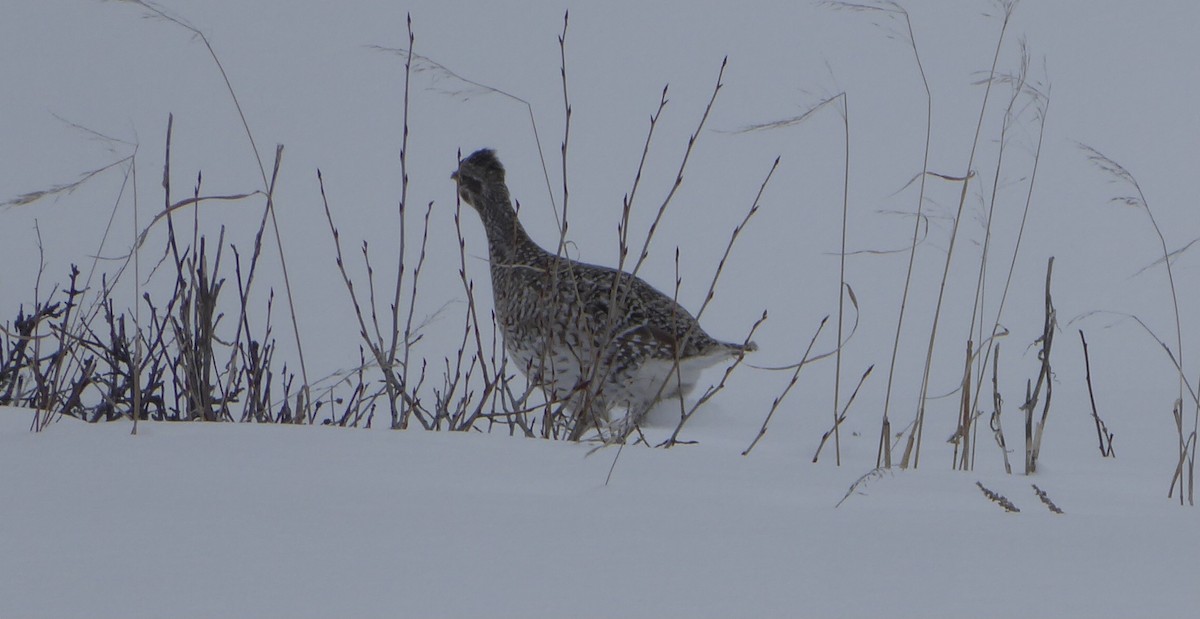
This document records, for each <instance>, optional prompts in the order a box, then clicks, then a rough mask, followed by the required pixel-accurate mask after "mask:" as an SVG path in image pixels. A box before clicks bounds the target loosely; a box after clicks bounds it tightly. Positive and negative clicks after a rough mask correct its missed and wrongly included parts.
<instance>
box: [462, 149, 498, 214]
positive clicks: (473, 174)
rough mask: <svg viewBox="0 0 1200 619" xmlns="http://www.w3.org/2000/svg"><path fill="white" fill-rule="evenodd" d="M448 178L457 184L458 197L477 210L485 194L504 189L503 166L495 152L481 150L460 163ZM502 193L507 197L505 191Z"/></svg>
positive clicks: (483, 200)
mask: <svg viewBox="0 0 1200 619" xmlns="http://www.w3.org/2000/svg"><path fill="white" fill-rule="evenodd" d="M450 178H452V179H454V182H455V183H457V184H458V197H459V198H461V199H462V201H463V202H466V203H467V204H470V205H471V206H473V207H475V208H476V209H478V208H480V207H481V206H482V205H483V204H485V203H486V200H485V194H489V193H494V192H496V191H497V190H498V189H504V166H502V165H500V160H499V159H497V158H496V152H495V151H493V150H491V149H489V148H483V149H480V150H477V151H475V152H473V153H471V154H470V155H468V156H467V158H466V159H463V160H462V161H460V162H459V163H458V170H456V171H454V173H452V174H451V175H450ZM504 192H505V195H506V196H507V189H505V190H504Z"/></svg>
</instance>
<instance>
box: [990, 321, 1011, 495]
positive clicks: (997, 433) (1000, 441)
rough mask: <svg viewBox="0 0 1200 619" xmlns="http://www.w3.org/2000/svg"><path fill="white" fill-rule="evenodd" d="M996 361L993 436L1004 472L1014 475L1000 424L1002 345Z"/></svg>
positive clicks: (995, 356) (994, 362) (993, 370)
mask: <svg viewBox="0 0 1200 619" xmlns="http://www.w3.org/2000/svg"><path fill="white" fill-rule="evenodd" d="M993 356H994V359H993V360H992V407H993V408H992V419H991V424H990V425H991V428H992V436H993V437H994V438H995V439H996V445H997V446H998V447H1000V454H1001V455H1002V456H1004V472H1005V473H1007V474H1008V475H1012V464H1010V463H1009V461H1008V445H1007V444H1006V443H1005V441H1004V427H1003V426H1002V425H1001V423H1000V410H1001V408H1003V405H1004V399H1003V398H1001V397H1000V345H999V344H996V348H995V353H994V355H993Z"/></svg>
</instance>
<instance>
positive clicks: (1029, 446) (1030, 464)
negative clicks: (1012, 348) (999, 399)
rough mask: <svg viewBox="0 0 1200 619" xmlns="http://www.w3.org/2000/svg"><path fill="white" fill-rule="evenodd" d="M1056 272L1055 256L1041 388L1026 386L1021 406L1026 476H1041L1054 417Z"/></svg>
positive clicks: (1041, 355) (1043, 341) (1041, 357)
mask: <svg viewBox="0 0 1200 619" xmlns="http://www.w3.org/2000/svg"><path fill="white" fill-rule="evenodd" d="M1053 272H1054V257H1053V256H1051V257H1050V259H1049V260H1048V261H1047V262H1046V305H1045V310H1046V318H1045V322H1044V324H1043V327H1042V336H1041V337H1039V338H1038V340H1037V342H1035V343H1039V342H1040V343H1041V349H1040V350H1039V351H1038V360H1039V361H1040V362H1041V369H1040V371H1039V372H1038V378H1037V385H1036V386H1035V387H1034V388H1033V389H1032V391H1031V390H1030V388H1029V387H1028V386H1026V397H1025V403H1024V404H1022V405H1021V410H1023V411H1025V474H1026V475H1032V474H1033V473H1035V472H1037V460H1038V456H1039V455H1041V449H1042V432H1043V431H1044V430H1045V429H1046V417H1047V416H1048V415H1049V413H1050V398H1051V396H1052V395H1053V393H1054V381H1053V372H1052V370H1051V368H1050V349H1051V347H1052V346H1053V344H1054V332H1055V331H1056V330H1057V329H1058V319H1057V313H1056V312H1055V310H1054V303H1053V302H1052V300H1051V298H1050V278H1051V276H1052V275H1053ZM1043 386H1045V388H1046V396H1045V400H1044V402H1043V404H1042V416H1041V419H1040V420H1039V421H1038V423H1037V429H1036V431H1034V425H1033V412H1034V409H1036V408H1037V404H1038V399H1039V397H1040V395H1041V392H1042V387H1043Z"/></svg>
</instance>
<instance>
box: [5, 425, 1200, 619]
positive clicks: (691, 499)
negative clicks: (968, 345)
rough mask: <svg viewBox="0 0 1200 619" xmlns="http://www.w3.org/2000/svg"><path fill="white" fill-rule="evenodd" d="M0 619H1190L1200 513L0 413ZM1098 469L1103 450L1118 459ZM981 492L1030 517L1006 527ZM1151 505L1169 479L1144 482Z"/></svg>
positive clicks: (704, 456) (390, 439)
mask: <svg viewBox="0 0 1200 619" xmlns="http://www.w3.org/2000/svg"><path fill="white" fill-rule="evenodd" d="M0 415H2V418H0V422H2V423H3V426H2V427H3V431H2V432H0V471H3V476H4V477H3V487H4V489H5V492H4V494H5V500H4V501H3V503H2V504H0V516H2V519H0V521H2V522H3V523H4V525H3V536H2V537H0V540H2V548H3V556H4V557H5V560H4V562H3V563H2V564H0V565H2V566H3V572H2V573H0V593H2V595H0V615H3V616H9V617H18V616H54V617H149V616H175V617H204V616H247V617H251V616H287V617H328V616H354V617H372V616H379V617H394V616H414V617H427V616H455V617H463V616H488V617H533V616H689V617H728V616H823V617H829V616H842V617H862V616H889V617H893V616H894V617H923V616H978V617H1009V616H1013V615H1015V614H1021V615H1026V616H1089V617H1122V616H1138V615H1142V614H1143V613H1144V612H1145V611H1146V608H1147V605H1153V607H1154V608H1155V615H1156V616H1187V615H1188V614H1189V612H1190V610H1191V609H1192V608H1193V607H1194V605H1195V601H1196V599H1195V597H1196V592H1195V588H1194V575H1193V571H1192V569H1191V568H1192V567H1194V563H1195V557H1196V553H1197V552H1200V541H1198V538H1197V536H1196V535H1195V534H1194V530H1195V529H1194V527H1195V515H1194V514H1193V513H1191V512H1190V511H1187V510H1181V509H1179V508H1178V507H1177V506H1172V505H1171V504H1169V503H1167V502H1165V501H1162V500H1157V499H1159V497H1158V496H1157V492H1141V491H1139V490H1138V487H1137V485H1136V484H1123V483H1121V481H1120V480H1113V479H1109V478H1108V475H1106V473H1107V471H1106V470H1105V467H1093V470H1092V472H1091V474H1089V475H1080V474H1070V473H1067V474H1062V475H1060V474H1058V473H1049V474H1046V475H1042V476H1039V477H1038V478H1037V479H1036V482H1037V483H1039V484H1042V485H1043V489H1045V490H1047V492H1049V493H1050V495H1051V497H1052V498H1054V499H1055V501H1056V502H1057V503H1058V504H1059V505H1060V506H1061V507H1063V508H1064V509H1065V510H1066V512H1067V513H1066V514H1065V515H1062V516H1056V515H1053V514H1051V513H1050V512H1049V511H1048V510H1046V509H1044V508H1043V507H1042V506H1041V504H1040V503H1039V502H1038V500H1037V499H1036V497H1035V496H1034V494H1033V491H1032V490H1031V489H1030V488H1029V483H1028V481H1029V480H1027V479H1025V478H1023V477H1020V476H1017V477H1005V476H1003V475H1002V474H1000V475H997V474H985V475H979V476H970V475H963V474H959V473H952V472H946V471H932V470H930V471H919V472H911V471H910V472H899V471H897V472H895V473H893V474H887V475H884V476H882V477H880V478H879V479H875V480H873V481H871V482H869V483H868V484H866V485H865V489H864V492H865V494H864V495H855V496H851V497H850V498H849V499H847V500H846V502H845V503H844V504H843V505H842V507H840V508H838V509H834V505H835V504H836V503H837V502H838V501H839V500H840V499H841V497H842V496H843V494H844V493H845V491H846V488H847V487H848V486H849V484H850V483H851V482H853V481H854V478H855V477H856V476H857V472H856V471H854V470H851V469H849V468H843V469H831V468H827V467H814V466H811V465H808V464H807V463H806V462H805V461H804V458H801V457H785V456H779V455H774V456H766V457H760V456H752V457H748V458H743V457H741V456H739V455H737V454H736V453H732V452H722V451H721V450H712V449H705V448H703V447H700V446H696V447H681V448H675V449H672V450H655V449H648V448H645V447H641V448H627V449H625V450H624V451H623V452H622V453H621V457H620V461H619V462H618V464H617V467H616V469H615V471H614V474H613V478H612V480H611V482H610V483H609V484H608V485H605V483H604V481H605V477H606V475H607V472H608V468H609V466H610V465H611V463H612V458H613V456H614V451H615V450H612V449H610V450H605V451H601V452H598V453H596V454H594V455H592V456H586V455H585V454H586V453H587V450H588V448H587V447H586V446H581V445H568V444H555V443H547V442H543V441H530V440H524V439H513V438H506V437H500V436H495V435H476V434H443V433H426V432H403V433H396V432H363V431H354V430H344V429H333V428H296V427H267V426H247V425H240V426H234V425H216V424H162V423H159V424H153V423H147V424H141V425H140V426H139V428H138V435H137V436H136V437H135V436H130V433H129V430H130V424H128V423H112V424H106V425H102V426H86V425H84V424H82V423H79V422H73V421H69V420H64V421H61V422H59V423H58V424H56V425H54V426H51V427H50V428H49V429H48V430H47V431H45V432H44V433H41V434H34V433H30V432H28V431H27V424H28V423H29V421H30V419H31V418H32V415H33V413H32V411H27V410H17V409H5V410H3V411H0ZM1108 464H1111V461H1110V463H1108ZM976 479H979V480H981V481H983V483H984V484H985V485H988V486H990V487H991V488H992V489H993V490H996V491H999V492H1001V493H1003V494H1006V495H1007V496H1008V497H1009V498H1010V499H1012V500H1013V501H1014V502H1015V503H1017V505H1018V507H1020V508H1021V510H1022V511H1021V513H1019V514H1007V513H1005V512H1004V511H1003V510H1001V509H999V508H996V507H994V506H993V505H992V504H990V503H989V502H988V501H986V500H985V499H983V497H982V495H981V494H980V493H979V492H978V491H977V490H976V489H975V488H973V487H972V486H973V484H974V482H975V480H976ZM1154 489H1155V490H1156V491H1157V490H1158V489H1159V488H1157V487H1155V488H1154Z"/></svg>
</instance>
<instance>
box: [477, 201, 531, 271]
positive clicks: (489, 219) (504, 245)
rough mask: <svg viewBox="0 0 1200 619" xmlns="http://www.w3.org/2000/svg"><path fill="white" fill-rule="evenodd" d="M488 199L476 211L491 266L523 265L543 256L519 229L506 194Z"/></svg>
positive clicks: (525, 233)
mask: <svg viewBox="0 0 1200 619" xmlns="http://www.w3.org/2000/svg"><path fill="white" fill-rule="evenodd" d="M491 198H492V199H489V200H488V201H487V203H486V204H485V206H484V208H481V209H479V216H480V218H481V219H482V220H483V227H484V229H485V230H486V231H487V237H488V253H489V255H490V258H491V262H492V264H493V265H512V264H524V263H527V262H530V261H531V260H532V259H533V258H534V257H535V256H537V255H540V254H541V253H543V251H542V248H541V247H539V246H538V245H537V244H536V243H534V242H533V239H531V238H529V233H527V232H526V231H525V227H524V226H522V225H521V221H520V220H519V219H518V218H517V213H516V211H515V210H514V209H513V206H512V202H511V201H510V200H509V198H508V194H507V191H505V192H503V193H501V194H500V195H494V196H492V197H491Z"/></svg>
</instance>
